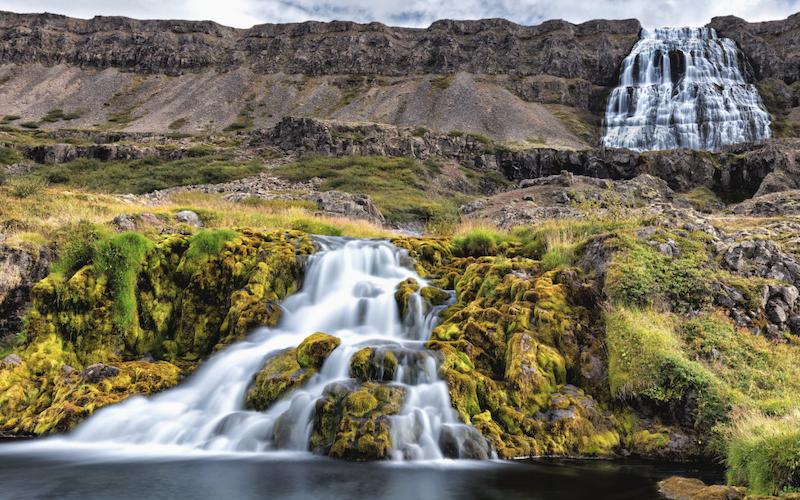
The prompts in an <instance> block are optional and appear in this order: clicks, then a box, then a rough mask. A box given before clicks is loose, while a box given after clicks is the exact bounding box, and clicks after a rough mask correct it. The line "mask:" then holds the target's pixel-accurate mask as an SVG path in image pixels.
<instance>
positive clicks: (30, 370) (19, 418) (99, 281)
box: [0, 230, 314, 434]
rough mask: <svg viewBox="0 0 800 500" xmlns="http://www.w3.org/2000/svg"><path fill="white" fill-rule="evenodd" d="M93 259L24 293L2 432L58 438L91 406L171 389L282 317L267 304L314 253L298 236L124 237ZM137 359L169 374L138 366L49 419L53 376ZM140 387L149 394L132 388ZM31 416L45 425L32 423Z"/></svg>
mask: <svg viewBox="0 0 800 500" xmlns="http://www.w3.org/2000/svg"><path fill="white" fill-rule="evenodd" d="M126 245H128V246H131V245H133V246H134V247H135V249H138V250H137V251H133V250H130V249H128V250H124V248H126V247H125V246H126ZM139 250H140V251H139ZM92 252H93V253H92ZM92 252H89V253H87V255H92V257H91V258H90V259H89V260H90V262H89V263H87V262H86V260H80V261H76V262H74V263H59V264H60V265H59V266H57V267H58V270H59V271H58V272H56V273H53V274H51V275H49V276H48V277H46V278H45V279H43V280H41V281H40V282H38V283H37V284H36V286H34V288H33V302H32V305H31V309H30V311H29V315H28V320H29V326H28V329H27V334H28V338H27V341H26V342H25V344H24V345H22V346H21V347H20V348H18V350H17V353H18V354H19V355H20V356H21V359H22V360H24V364H23V366H24V368H23V369H15V370H14V375H13V379H12V380H9V381H7V383H0V400H2V401H4V402H5V404H4V411H2V412H0V425H2V426H3V427H4V428H7V429H12V430H15V431H16V432H26V433H27V432H35V433H37V434H41V433H44V432H48V431H50V430H53V429H55V430H64V429H66V428H69V427H71V426H72V425H74V423H77V422H78V421H80V419H81V418H83V417H84V416H86V415H88V414H89V413H91V411H94V409H95V408H97V407H99V406H103V405H105V404H109V403H113V402H117V401H121V400H122V399H124V398H125V397H127V396H128V395H130V394H150V393H152V392H156V391H158V390H161V389H164V388H166V387H171V386H172V385H175V384H176V383H177V377H178V373H179V372H182V373H183V374H186V373H188V372H190V371H192V370H193V369H194V366H195V362H196V361H198V360H200V359H203V358H205V357H207V356H208V355H210V354H211V353H212V352H215V351H217V350H219V349H221V348H223V347H224V346H226V345H228V344H230V343H232V342H235V341H236V340H239V339H242V338H244V337H245V335H247V334H248V333H249V332H250V331H251V330H252V329H253V328H255V327H257V326H260V325H274V324H275V323H276V322H277V321H278V319H279V318H280V314H281V309H280V307H279V306H278V305H277V302H278V301H279V300H281V299H283V298H284V297H286V296H287V295H288V294H291V293H293V292H294V291H296V290H297V289H299V287H300V282H301V280H302V276H303V268H304V263H303V256H305V255H308V254H310V253H313V252H314V247H313V245H312V241H311V239H310V238H309V236H308V235H306V234H305V233H302V232H299V231H289V232H285V231H276V232H273V233H259V232H256V231H251V230H241V231H238V232H235V231H201V232H200V233H197V234H196V235H194V236H186V235H168V236H163V237H159V238H158V239H156V240H155V241H152V242H151V241H149V240H146V239H145V238H143V237H142V236H141V235H138V234H136V233H123V234H119V235H115V236H112V237H110V238H109V239H107V240H102V241H99V242H97V244H96V245H95V247H94V250H92ZM146 353H152V355H153V356H155V358H157V359H159V360H163V361H171V362H172V364H170V365H168V366H167V367H164V366H162V365H164V363H157V364H155V365H151V366H147V367H140V368H138V372H137V373H139V374H140V375H136V376H133V375H131V376H130V377H127V378H125V379H124V380H130V382H125V383H122V382H120V383H118V384H116V385H114V387H115V388H114V389H113V390H112V389H111V388H110V387H103V388H99V389H97V390H92V391H89V390H88V389H82V391H83V392H82V395H83V396H82V397H83V399H81V404H80V405H75V408H73V407H72V406H69V407H68V409H69V411H67V410H66V409H65V410H63V411H62V410H60V409H59V405H62V406H63V404H67V403H69V404H73V403H70V401H71V400H65V401H61V400H59V399H58V398H57V397H56V396H55V395H54V394H53V391H52V390H51V389H52V388H54V387H56V385H57V382H56V381H57V380H59V377H60V376H61V375H60V370H61V367H62V366H69V367H74V368H75V369H77V370H78V371H79V372H80V371H82V370H83V369H84V368H86V367H87V366H89V365H93V364H97V363H104V364H109V365H112V366H119V367H120V370H121V372H122V373H124V372H125V370H127V368H125V369H123V368H122V367H126V366H129V365H128V364H129V363H130V362H132V360H135V359H138V358H141V357H142V356H143V355H145V354H146ZM130 366H131V367H133V366H134V365H130ZM156 366H157V367H159V368H155V367H156ZM145 368H146V369H145ZM131 369H133V368H131ZM173 372H174V373H173ZM146 373H150V375H144V374H146ZM5 376H7V375H4V377H5ZM148 380H149V381H150V386H149V387H144V386H142V384H141V382H147V381H148ZM84 385H85V384H84ZM90 385H91V384H90ZM23 387H24V389H23ZM125 387H127V389H124V388H125ZM126 391H127V392H126ZM109 394H110V395H109ZM10 408H16V410H13V409H10ZM64 408H67V407H64ZM76 408H86V410H80V411H78V410H77V409H76ZM48 409H49V410H48ZM46 411H47V415H44V412H46ZM37 415H39V416H40V417H39V418H40V419H42V418H44V419H45V420H47V421H48V423H47V424H41V423H39V422H38V421H36V422H33V419H34V417H35V416H37ZM70 422H72V423H70Z"/></svg>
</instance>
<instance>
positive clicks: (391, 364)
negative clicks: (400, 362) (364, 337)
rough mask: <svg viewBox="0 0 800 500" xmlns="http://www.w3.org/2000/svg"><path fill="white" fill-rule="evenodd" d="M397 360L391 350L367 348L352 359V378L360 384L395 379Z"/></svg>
mask: <svg viewBox="0 0 800 500" xmlns="http://www.w3.org/2000/svg"><path fill="white" fill-rule="evenodd" d="M396 368H397V358H396V356H395V355H394V354H393V353H392V349H391V348H377V347H365V348H363V349H361V350H360V351H358V352H356V353H355V354H354V355H353V357H352V358H350V376H351V377H353V378H354V379H356V380H358V381H360V382H366V381H370V380H379V381H381V380H386V381H391V380H393V379H394V372H395V369H396Z"/></svg>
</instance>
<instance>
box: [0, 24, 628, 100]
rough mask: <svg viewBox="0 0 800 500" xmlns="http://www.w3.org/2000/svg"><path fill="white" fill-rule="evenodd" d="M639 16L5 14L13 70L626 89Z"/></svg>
mask: <svg viewBox="0 0 800 500" xmlns="http://www.w3.org/2000/svg"><path fill="white" fill-rule="evenodd" d="M640 29H641V25H640V24H639V22H638V21H636V20H634V19H629V20H623V21H604V20H599V21H589V22H586V23H583V24H580V25H574V24H570V23H567V22H565V21H560V20H557V21H548V22H546V23H543V24H541V25H539V26H520V25H517V24H514V23H512V22H509V21H506V20H503V19H484V20H480V21H451V20H442V21H437V22H435V23H433V24H432V25H431V26H430V27H429V28H427V29H412V28H393V27H388V26H385V25H383V24H380V23H371V24H357V23H353V22H340V21H334V22H330V23H321V22H314V21H309V22H305V23H296V24H264V25H259V26H254V27H253V28H251V29H249V30H237V29H233V28H227V27H224V26H220V25H218V24H216V23H213V22H210V21H204V22H194V21H139V20H135V19H128V18H123V17H102V16H98V17H95V18H94V19H90V20H81V19H71V18H68V17H64V16H59V15H54V14H41V15H37V14H13V13H10V12H4V13H0V31H1V32H2V38H0V40H1V42H0V57H2V60H3V61H4V62H7V63H15V64H29V63H39V64H42V65H44V66H52V65H56V64H69V65H75V66H80V67H82V68H93V69H108V68H116V69H119V70H123V71H135V72H139V73H164V74H169V75H179V74H183V73H186V72H191V71H199V70H202V69H204V68H207V67H213V68H215V69H218V70H219V71H222V72H225V71H230V70H232V69H235V68H241V67H248V68H251V69H253V70H254V72H256V73H259V74H275V73H285V74H308V75H314V76H319V75H341V74H354V73H358V74H375V75H382V76H405V75H424V74H430V73H458V72H468V73H485V74H509V75H520V76H523V75H540V74H548V75H553V76H558V77H563V78H582V79H585V80H589V81H590V82H592V83H594V84H597V85H604V86H608V85H613V84H615V83H616V77H615V73H616V71H617V68H618V66H619V63H620V61H622V59H623V58H624V57H625V56H626V55H627V53H628V51H629V50H630V48H631V46H632V45H633V43H635V41H636V39H637V38H638V34H639V30H640Z"/></svg>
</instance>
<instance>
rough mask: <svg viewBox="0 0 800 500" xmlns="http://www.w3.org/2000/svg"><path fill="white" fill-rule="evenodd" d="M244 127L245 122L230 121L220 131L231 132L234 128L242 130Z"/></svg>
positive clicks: (245, 125) (245, 126)
mask: <svg viewBox="0 0 800 500" xmlns="http://www.w3.org/2000/svg"><path fill="white" fill-rule="evenodd" d="M244 128H247V124H246V123H242V122H234V123H231V124H230V125H228V126H227V127H225V128H224V129H222V131H223V132H233V131H234V130H242V129H244Z"/></svg>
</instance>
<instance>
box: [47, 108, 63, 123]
mask: <svg viewBox="0 0 800 500" xmlns="http://www.w3.org/2000/svg"><path fill="white" fill-rule="evenodd" d="M62 118H64V110H62V109H51V110H50V111H48V112H47V114H46V115H45V116H44V118H42V121H43V122H45V123H55V122H57V121H59V120H61V119H62Z"/></svg>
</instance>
